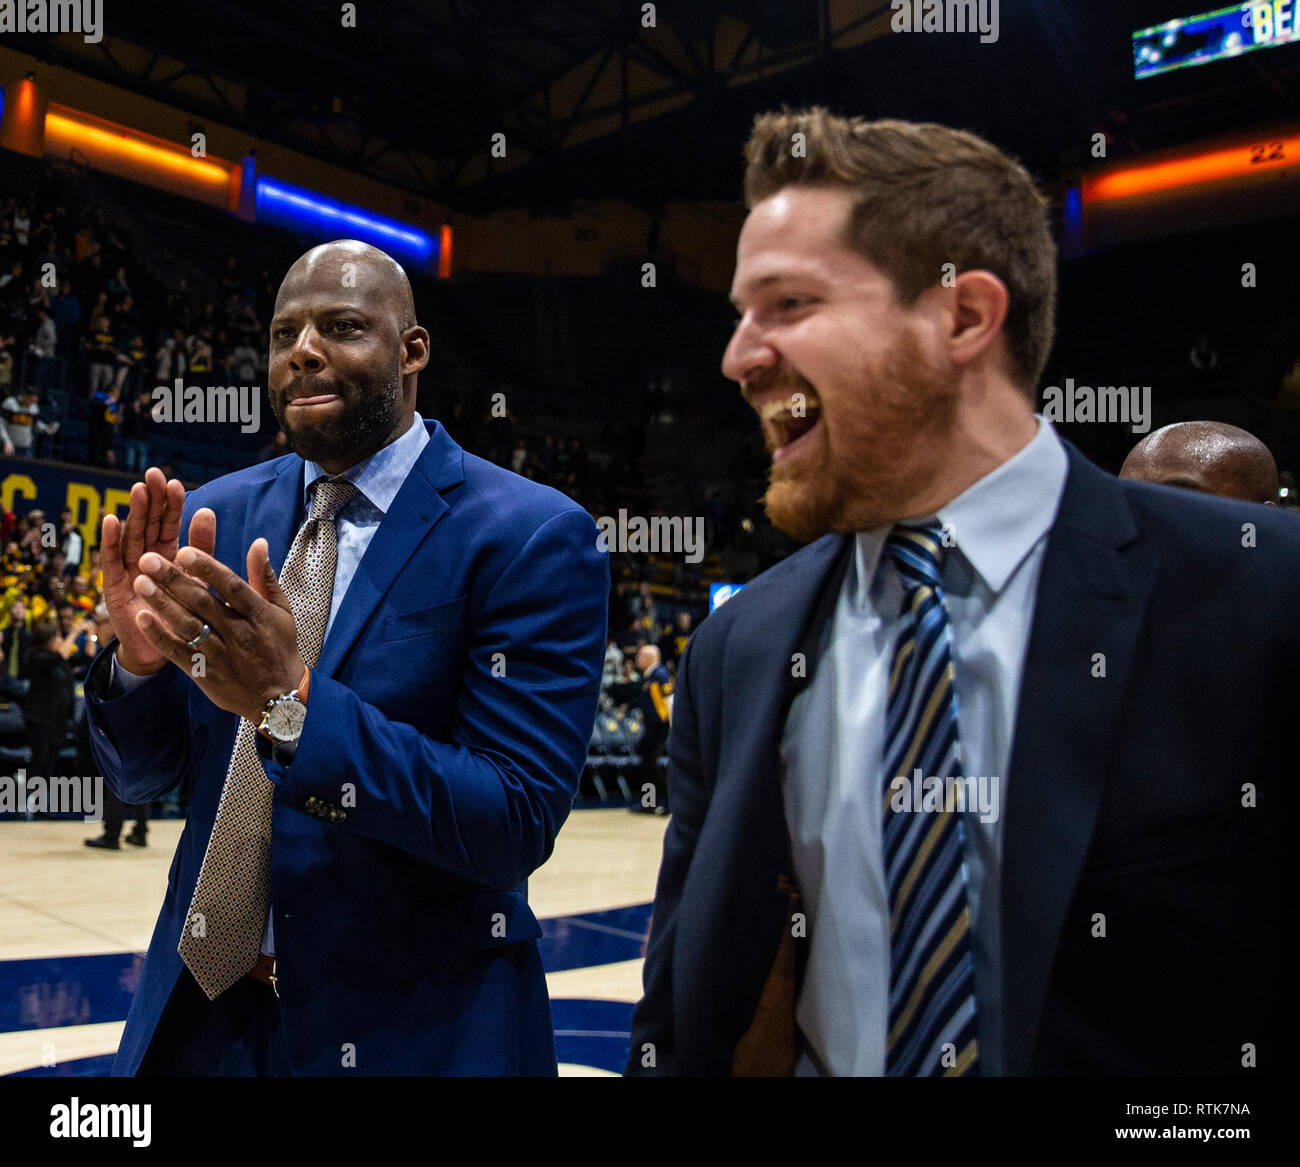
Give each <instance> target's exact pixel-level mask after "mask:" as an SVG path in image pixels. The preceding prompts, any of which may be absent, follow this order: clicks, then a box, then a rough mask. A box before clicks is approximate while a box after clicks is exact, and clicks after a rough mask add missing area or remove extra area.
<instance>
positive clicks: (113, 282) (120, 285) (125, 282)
mask: <svg viewBox="0 0 1300 1167" xmlns="http://www.w3.org/2000/svg"><path fill="white" fill-rule="evenodd" d="M108 294H109V295H110V296H113V297H119V296H129V295H130V294H131V281H130V280H129V279H127V276H126V268H125V267H122V266H119V267H118V269H117V271H115V272H114V273H113V274H112V275H111V276H109V277H108Z"/></svg>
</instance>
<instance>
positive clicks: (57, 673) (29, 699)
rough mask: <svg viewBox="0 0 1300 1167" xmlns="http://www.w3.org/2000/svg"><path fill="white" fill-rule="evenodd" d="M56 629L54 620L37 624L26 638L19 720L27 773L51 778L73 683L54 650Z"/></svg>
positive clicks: (68, 717) (64, 730)
mask: <svg viewBox="0 0 1300 1167" xmlns="http://www.w3.org/2000/svg"><path fill="white" fill-rule="evenodd" d="M58 642H59V628H58V625H57V624H56V623H55V622H54V621H45V622H43V623H40V624H37V625H36V626H35V627H34V628H32V630H31V634H30V636H29V638H28V652H27V659H26V661H25V662H24V665H25V667H24V669H23V675H24V676H25V677H26V679H27V680H28V681H29V682H30V687H29V688H28V690H27V696H26V698H25V699H24V701H23V721H24V724H25V726H26V730H27V740H28V743H29V744H30V745H31V750H32V760H31V763H30V766H29V773H30V774H32V775H33V776H40V777H42V778H50V777H54V776H55V772H56V768H57V766H58V757H59V751H60V750H61V749H62V748H63V743H64V742H65V741H67V738H68V723H69V721H70V720H71V718H72V706H73V693H74V685H75V683H74V681H73V678H72V669H71V667H70V666H69V664H68V662H67V660H66V659H65V658H64V657H63V655H62V654H61V653H59V652H58V651H57V649H56V648H55V645H56V643H58Z"/></svg>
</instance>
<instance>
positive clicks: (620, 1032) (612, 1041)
mask: <svg viewBox="0 0 1300 1167" xmlns="http://www.w3.org/2000/svg"><path fill="white" fill-rule="evenodd" d="M551 1018H552V1022H553V1024H554V1025H555V1056H556V1057H557V1058H558V1059H559V1060H560V1061H562V1062H572V1063H573V1064H574V1065H578V1066H595V1067H596V1068H597V1069H601V1070H609V1071H611V1072H612V1073H615V1074H621V1073H622V1072H623V1067H624V1066H625V1065H627V1051H628V1048H629V1046H630V1044H631V1040H632V1006H631V1005H630V1004H628V1003H627V1002H625V1001H584V1000H579V999H576V998H572V997H559V998H556V999H554V1000H552V1001H551Z"/></svg>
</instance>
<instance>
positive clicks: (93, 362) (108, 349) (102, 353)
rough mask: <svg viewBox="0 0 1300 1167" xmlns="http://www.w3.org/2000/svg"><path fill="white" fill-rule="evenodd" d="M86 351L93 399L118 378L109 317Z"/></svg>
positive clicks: (97, 327) (100, 324)
mask: <svg viewBox="0 0 1300 1167" xmlns="http://www.w3.org/2000/svg"><path fill="white" fill-rule="evenodd" d="M86 349H87V351H88V353H89V359H90V394H91V396H92V397H93V396H94V395H95V394H97V393H99V392H100V390H102V389H107V388H108V387H109V386H110V385H112V384H113V381H114V379H115V378H116V377H117V337H116V336H115V335H114V333H113V323H112V321H111V320H109V318H108V316H107V315H102V316H100V317H99V320H98V322H97V323H96V325H95V331H94V332H92V333H91V334H90V337H89V339H88V340H87V341H86ZM95 464H96V465H102V463H95Z"/></svg>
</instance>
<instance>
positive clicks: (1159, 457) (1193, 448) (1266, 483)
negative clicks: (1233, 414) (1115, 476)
mask: <svg viewBox="0 0 1300 1167" xmlns="http://www.w3.org/2000/svg"><path fill="white" fill-rule="evenodd" d="M1119 476H1120V477H1121V478H1131V479H1133V480H1134V481H1136V482H1158V483H1162V484H1163V485H1165V486H1182V487H1185V488H1186V489H1188V490H1199V491H1201V492H1202V493H1204V494H1217V495H1220V496H1221V497H1223V498H1239V499H1244V500H1245V501H1247V502H1262V503H1273V504H1276V501H1277V463H1276V462H1274V461H1273V455H1272V454H1270V453H1269V450H1268V447H1267V446H1266V445H1264V443H1263V442H1261V441H1260V440H1259V439H1258V438H1257V437H1255V435H1254V434H1252V433H1248V432H1247V431H1246V430H1243V429H1238V428H1237V427H1236V426H1235V425H1227V424H1225V423H1224V422H1221V421H1180V422H1176V423H1175V424H1174V425H1167V426H1165V427H1164V428H1162V429H1158V430H1156V431H1155V432H1154V433H1150V434H1147V436H1146V437H1145V438H1143V439H1142V440H1141V441H1140V442H1138V444H1137V445H1136V446H1134V447H1133V449H1131V450H1130V451H1129V455H1128V457H1127V458H1125V459H1124V465H1123V466H1122V467H1121V468H1120V472H1119Z"/></svg>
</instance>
